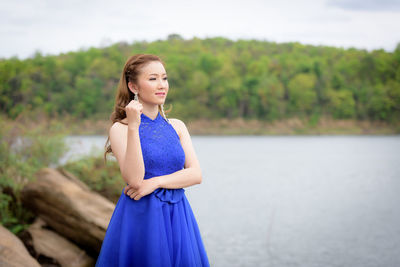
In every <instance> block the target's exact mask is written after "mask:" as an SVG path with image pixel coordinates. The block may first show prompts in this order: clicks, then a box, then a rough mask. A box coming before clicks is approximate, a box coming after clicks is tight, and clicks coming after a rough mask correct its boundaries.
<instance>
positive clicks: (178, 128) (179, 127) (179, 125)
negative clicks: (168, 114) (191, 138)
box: [168, 118, 186, 137]
mask: <svg viewBox="0 0 400 267" xmlns="http://www.w3.org/2000/svg"><path fill="white" fill-rule="evenodd" d="M168 120H169V121H170V122H171V125H172V126H173V127H174V129H175V131H176V132H177V134H178V135H179V137H181V132H182V130H183V129H184V127H186V125H185V123H184V122H183V121H181V120H180V119H176V118H168Z"/></svg>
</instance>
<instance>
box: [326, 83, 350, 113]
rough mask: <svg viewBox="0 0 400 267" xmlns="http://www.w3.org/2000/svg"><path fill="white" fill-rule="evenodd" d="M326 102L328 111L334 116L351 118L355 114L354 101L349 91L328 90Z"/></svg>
mask: <svg viewBox="0 0 400 267" xmlns="http://www.w3.org/2000/svg"><path fill="white" fill-rule="evenodd" d="M328 96H329V101H330V103H329V104H328V106H329V108H330V112H331V114H332V115H333V117H334V118H337V119H345V118H352V117H353V116H354V114H355V101H354V98H353V94H352V92H351V91H347V90H339V91H336V90H333V89H331V90H329V91H328Z"/></svg>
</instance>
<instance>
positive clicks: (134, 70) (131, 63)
mask: <svg viewBox="0 0 400 267" xmlns="http://www.w3.org/2000/svg"><path fill="white" fill-rule="evenodd" d="M152 61H159V62H160V63H161V64H163V66H164V67H165V64H164V62H163V61H162V60H161V58H159V57H158V56H156V55H151V54H136V55H133V56H131V57H130V58H129V59H128V60H127V61H126V63H125V66H124V69H123V71H122V74H121V78H120V79H119V84H118V88H117V94H116V96H115V104H114V111H113V112H112V113H111V116H110V120H111V126H112V125H113V124H114V123H115V122H120V123H122V124H125V125H127V124H126V123H124V122H122V120H123V119H125V118H126V113H125V107H126V105H128V104H129V102H130V101H131V100H133V98H134V93H133V92H132V91H131V90H130V89H129V87H128V82H132V83H134V84H137V82H138V79H137V78H138V75H139V74H140V71H141V69H142V68H143V67H144V66H146V65H147V64H148V63H150V62H152ZM158 110H159V111H160V113H161V115H162V116H163V117H164V119H166V120H167V121H168V119H167V117H166V116H165V113H164V108H163V105H158ZM169 111H170V110H168V111H166V112H169ZM168 122H169V121H168ZM111 126H110V127H111ZM104 148H105V152H104V163H106V161H107V154H108V153H112V149H111V144H110V135H108V137H107V141H106V144H105V146H104Z"/></svg>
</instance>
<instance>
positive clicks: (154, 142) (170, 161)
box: [139, 112, 185, 203]
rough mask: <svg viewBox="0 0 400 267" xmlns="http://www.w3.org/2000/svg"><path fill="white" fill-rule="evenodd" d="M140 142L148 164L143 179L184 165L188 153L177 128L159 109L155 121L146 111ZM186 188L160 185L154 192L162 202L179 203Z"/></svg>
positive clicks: (145, 164)
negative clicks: (170, 187) (162, 186)
mask: <svg viewBox="0 0 400 267" xmlns="http://www.w3.org/2000/svg"><path fill="white" fill-rule="evenodd" d="M139 136H140V144H141V147H142V154H143V161H144V166H145V175H144V179H149V178H151V177H155V176H161V175H167V174H171V173H174V172H176V171H179V170H181V169H183V168H184V164H185V152H184V151H183V148H182V146H181V142H180V139H179V136H178V134H177V133H176V131H175V129H174V128H173V127H172V125H171V124H169V123H168V122H167V121H166V119H164V117H162V116H161V114H160V112H158V114H157V117H156V118H155V119H154V120H152V119H151V118H149V117H147V116H146V115H144V114H143V113H142V114H141V123H140V126H139ZM184 191H185V190H184V189H183V188H179V189H166V188H157V189H156V190H155V191H154V194H155V195H156V196H157V197H158V198H159V199H160V200H162V201H166V202H170V203H176V202H178V201H180V200H181V199H182V196H183V194H184Z"/></svg>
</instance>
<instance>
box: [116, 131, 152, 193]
mask: <svg viewBox="0 0 400 267" xmlns="http://www.w3.org/2000/svg"><path fill="white" fill-rule="evenodd" d="M109 134H110V143H111V148H112V151H113V154H114V155H115V157H116V159H117V161H118V164H119V168H120V171H121V175H122V178H123V179H124V181H125V182H126V183H128V184H129V185H131V186H132V187H133V188H135V189H137V188H139V186H140V185H141V183H142V181H143V178H144V174H145V168H144V162H143V155H142V148H141V144H140V138H139V126H138V125H128V127H126V126H124V125H123V124H121V123H114V125H112V127H111V128H110V132H109Z"/></svg>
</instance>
